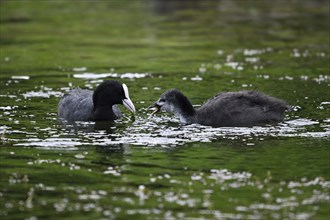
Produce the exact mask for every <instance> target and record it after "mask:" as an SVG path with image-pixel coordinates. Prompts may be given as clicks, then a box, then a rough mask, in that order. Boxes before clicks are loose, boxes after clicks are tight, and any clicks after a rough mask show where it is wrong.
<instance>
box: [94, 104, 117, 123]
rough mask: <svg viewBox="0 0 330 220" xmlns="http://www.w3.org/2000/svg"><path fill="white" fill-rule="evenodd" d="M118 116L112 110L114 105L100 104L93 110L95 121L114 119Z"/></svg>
mask: <svg viewBox="0 0 330 220" xmlns="http://www.w3.org/2000/svg"><path fill="white" fill-rule="evenodd" d="M115 119H117V116H116V115H115V113H114V112H113V110H112V106H99V107H96V108H95V109H94V110H93V120H94V121H113V120H115Z"/></svg>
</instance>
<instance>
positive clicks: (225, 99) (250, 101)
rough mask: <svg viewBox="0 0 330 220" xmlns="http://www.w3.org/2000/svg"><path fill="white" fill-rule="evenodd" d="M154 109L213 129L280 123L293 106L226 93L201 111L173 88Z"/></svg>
mask: <svg viewBox="0 0 330 220" xmlns="http://www.w3.org/2000/svg"><path fill="white" fill-rule="evenodd" d="M150 108H156V110H155V111H154V112H153V113H152V114H155V113H156V112H158V111H160V110H162V111H166V112H170V113H173V114H175V115H176V116H178V117H179V118H180V122H181V123H182V124H201V125H207V126H212V127H251V126H254V125H265V124H273V123H278V122H280V121H282V120H283V117H284V116H283V114H284V112H285V111H286V110H288V109H289V106H288V105H287V104H286V103H285V102H284V101H282V100H279V99H277V98H274V97H271V96H268V95H266V94H262V93H260V92H257V91H240V92H223V93H219V94H218V95H216V96H215V97H213V98H211V99H209V100H208V101H207V102H206V103H205V104H204V105H202V106H201V107H200V108H198V109H194V107H193V106H192V104H191V103H190V101H189V100H188V98H187V97H186V96H184V95H183V94H182V93H181V92H180V91H179V90H177V89H171V90H168V91H166V92H165V93H163V94H162V95H161V96H160V99H159V100H158V101H157V102H156V103H154V104H153V105H152V106H150Z"/></svg>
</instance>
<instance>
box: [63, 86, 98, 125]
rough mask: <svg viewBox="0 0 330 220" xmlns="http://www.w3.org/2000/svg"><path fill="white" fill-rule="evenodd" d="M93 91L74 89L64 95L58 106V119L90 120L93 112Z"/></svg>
mask: <svg viewBox="0 0 330 220" xmlns="http://www.w3.org/2000/svg"><path fill="white" fill-rule="evenodd" d="M92 96H93V91H91V90H86V89H74V90H71V91H70V92H69V93H67V94H65V95H64V96H63V97H62V99H61V101H60V102H59V105H58V117H59V118H63V119H65V120H67V121H87V120H90V118H91V116H92V111H93V100H92Z"/></svg>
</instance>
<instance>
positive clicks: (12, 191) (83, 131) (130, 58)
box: [0, 0, 330, 219]
mask: <svg viewBox="0 0 330 220" xmlns="http://www.w3.org/2000/svg"><path fill="white" fill-rule="evenodd" d="M0 5H1V7H0V10H1V11H0V12H1V13H0V14H1V15H0V16H1V17H0V21H1V26H0V40H1V41H0V42H1V51H0V52H1V53H0V67H1V74H0V88H1V90H0V139H1V142H0V171H1V172H0V217H1V219H58V218H65V219H129V218H135V219H186V218H191V219H328V217H329V215H330V212H329V210H330V208H329V204H330V203H329V202H330V195H329V189H330V173H329V168H330V156H329V155H330V151H329V144H330V141H329V136H330V114H329V109H330V108H329V104H330V100H329V97H330V92H329V91H330V90H329V75H330V74H329V70H330V67H329V58H330V57H329V54H330V51H329V32H328V30H329V25H330V24H329V2H327V1H304V2H295V1H294V2H292V1H274V2H262V1H244V2H243V1H170V2H168V1H161V0H154V1H116V2H114V1H110V2H105V1H80V2H79V3H77V2H63V1H43V2H40V1H24V2H21V1H1V2H0ZM109 79H116V80H120V81H121V82H124V83H126V84H127V85H128V87H129V90H130V96H131V99H132V100H133V101H134V104H135V106H136V108H137V113H136V117H135V120H134V121H133V120H132V117H131V116H130V114H129V113H128V112H127V111H126V110H125V109H124V108H121V109H122V110H123V113H124V117H123V118H122V119H119V120H117V121H116V122H115V123H94V122H80V123H76V124H73V125H72V124H71V125H70V124H63V123H61V122H59V121H58V119H57V104H58V101H59V99H60V97H61V96H62V95H63V94H64V93H66V92H67V91H69V90H70V89H72V88H76V87H80V88H88V89H94V88H95V87H96V86H97V85H98V84H99V83H101V82H102V81H104V80H109ZM169 88H179V89H180V90H181V91H182V92H183V93H184V94H185V95H187V96H188V97H189V98H190V100H191V102H192V103H193V104H194V105H195V106H199V105H201V104H202V103H203V102H204V101H206V100H207V99H208V98H210V97H212V96H213V95H215V94H216V93H218V92H220V91H239V90H253V89H257V90H259V91H261V92H265V93H267V94H269V95H273V96H276V97H278V98H281V99H284V100H286V101H287V102H288V103H289V104H290V105H292V106H293V111H292V112H289V113H287V114H286V116H285V120H284V122H283V123H280V124H278V125H272V126H264V127H252V128H211V127H206V126H200V125H189V126H182V125H180V124H179V121H178V119H177V118H175V116H173V115H170V114H158V115H156V116H153V117H149V114H150V112H149V111H148V106H149V105H150V104H152V103H153V102H154V101H156V100H157V99H158V97H159V95H160V94H162V93H163V92H164V91H165V90H167V89H169Z"/></svg>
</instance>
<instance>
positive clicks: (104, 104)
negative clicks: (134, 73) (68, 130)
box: [58, 80, 135, 122]
mask: <svg viewBox="0 0 330 220" xmlns="http://www.w3.org/2000/svg"><path fill="white" fill-rule="evenodd" d="M117 104H123V105H124V106H125V107H126V108H127V109H128V110H129V111H131V112H133V113H134V112H135V107H134V104H133V102H132V101H131V99H130V98H129V94H128V88H127V86H126V85H125V84H122V83H120V82H118V81H115V80H111V81H104V82H103V83H101V84H100V85H99V86H97V88H96V89H95V91H94V92H93V91H91V90H87V89H74V90H71V91H70V92H69V93H67V94H65V95H64V96H63V97H62V99H61V100H60V102H59V104H58V117H59V118H61V119H65V120H67V121H69V122H72V121H113V120H115V119H117V118H120V117H121V112H120V110H119V108H118V106H117Z"/></svg>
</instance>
